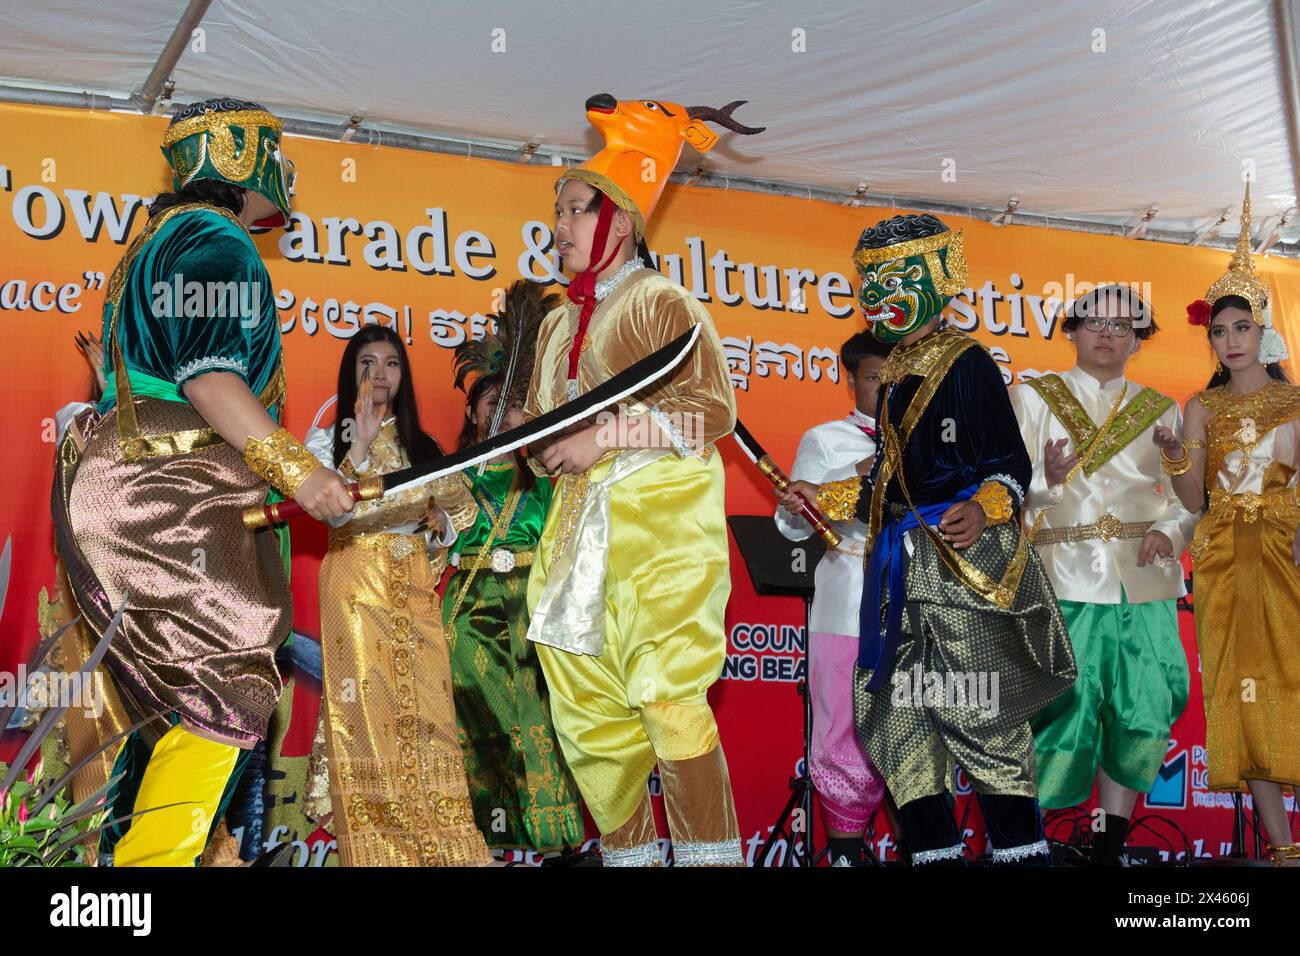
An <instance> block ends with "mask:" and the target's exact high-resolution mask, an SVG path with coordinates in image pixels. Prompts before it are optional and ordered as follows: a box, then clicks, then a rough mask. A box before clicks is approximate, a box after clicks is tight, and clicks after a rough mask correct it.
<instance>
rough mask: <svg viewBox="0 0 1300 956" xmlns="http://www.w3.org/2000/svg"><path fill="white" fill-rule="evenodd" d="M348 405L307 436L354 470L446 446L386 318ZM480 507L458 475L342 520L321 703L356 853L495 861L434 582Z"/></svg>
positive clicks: (332, 768) (344, 855)
mask: <svg viewBox="0 0 1300 956" xmlns="http://www.w3.org/2000/svg"><path fill="white" fill-rule="evenodd" d="M338 408H339V413H338V421H337V423H336V424H335V425H334V426H331V427H330V428H327V429H321V428H313V429H312V430H311V431H310V432H309V433H308V435H307V447H308V448H310V449H311V450H312V452H313V453H314V454H315V455H316V456H317V457H318V458H320V460H321V461H323V462H325V464H326V465H327V466H328V467H331V468H334V469H336V470H338V471H339V472H340V473H341V474H342V475H343V476H344V477H345V478H347V479H348V480H349V481H356V480H357V479H358V478H361V477H365V476H369V475H381V474H387V473H389V472H392V471H397V470H399V469H401V468H405V467H407V466H409V465H410V464H411V463H412V462H417V461H422V460H427V459H429V458H432V457H434V456H435V455H437V454H439V453H440V451H441V449H440V448H439V447H438V443H437V442H436V441H434V440H433V439H432V438H431V437H429V436H428V435H427V434H425V433H424V432H423V431H422V430H421V428H420V419H419V414H418V412H417V411H416V405H415V396H414V394H413V392H412V387H411V373H410V365H409V364H408V362H407V359H406V350H405V348H404V346H403V344H402V340H401V339H400V338H399V337H398V336H397V335H396V334H394V333H393V332H392V331H390V330H389V329H387V328H384V327H382V326H365V327H364V328H362V329H361V331H360V332H358V333H357V334H356V335H355V336H353V338H352V339H351V341H350V342H349V343H348V346H347V349H346V350H344V353H343V361H342V363H341V365H340V368H339V385H338ZM354 414H355V418H353V417H351V416H353V415H354ZM438 501H441V503H442V507H441V508H440V507H438ZM443 508H446V509H447V510H446V511H444V510H443ZM474 511H475V509H474V504H473V501H472V499H470V497H469V495H468V493H467V492H466V491H465V490H464V485H463V484H462V483H461V482H460V479H459V478H458V477H456V476H450V477H448V478H445V479H439V480H437V481H435V482H433V483H432V484H429V485H424V486H420V487H417V488H412V489H410V490H408V491H406V492H400V493H398V494H395V495H389V496H387V497H385V498H381V499H379V500H376V501H368V502H362V503H360V504H358V505H357V507H356V510H355V511H354V512H353V513H352V514H351V515H349V516H346V517H345V519H343V520H338V521H336V522H331V524H332V525H333V527H332V528H331V530H330V543H329V550H328V551H327V552H326V554H325V558H324V560H323V561H322V562H321V566H320V579H319V582H320V618H321V624H320V627H321V652H322V657H323V660H324V668H323V670H324V673H323V677H322V681H321V693H322V701H321V706H322V708H323V709H324V715H325V716H324V728H323V736H324V738H325V741H326V752H327V753H328V757H329V761H328V762H329V781H330V788H329V789H330V801H331V804H332V809H333V833H334V835H335V837H336V838H337V839H338V844H339V857H340V860H341V862H342V864H343V865H344V866H465V865H477V864H487V863H489V862H490V857H489V856H488V852H487V846H486V845H485V844H484V842H483V837H482V836H481V835H480V834H479V832H478V830H477V829H475V826H474V812H473V807H472V806H471V804H470V800H469V792H468V789H467V786H466V782H465V767H464V763H463V760H462V758H461V749H460V742H459V740H458V739H457V734H456V715H455V712H454V710H453V707H452V696H451V663H450V658H449V656H448V648H447V638H446V635H445V634H444V633H443V629H442V606H441V603H440V601H439V599H438V594H437V591H436V587H437V582H438V578H439V576H440V574H441V573H442V570H443V568H444V567H445V564H446V549H447V547H448V546H450V545H451V544H452V543H453V542H454V541H455V538H456V533H455V527H464V526H465V524H467V523H468V522H472V521H473V519H474ZM448 512H449V513H450V516H449V514H448ZM426 524H427V526H428V528H429V531H428V532H426V531H425V530H424V525H426ZM453 526H454V527H453Z"/></svg>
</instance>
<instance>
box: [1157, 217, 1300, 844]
mask: <svg viewBox="0 0 1300 956" xmlns="http://www.w3.org/2000/svg"><path fill="white" fill-rule="evenodd" d="M1249 203H1250V199H1249V193H1248V194H1247V199H1246V206H1245V210H1244V212H1243V216H1242V233H1241V240H1240V241H1239V243H1238V247H1237V252H1236V253H1235V254H1234V256H1233V259H1232V265H1231V267H1230V268H1229V271H1228V272H1227V274H1225V275H1224V276H1223V277H1221V278H1220V279H1219V280H1218V281H1217V282H1215V284H1214V285H1213V286H1211V287H1210V291H1209V293H1208V294H1207V295H1206V297H1205V299H1204V300H1198V301H1197V302H1194V303H1192V305H1191V306H1189V307H1188V315H1189V319H1190V321H1191V322H1192V323H1193V324H1196V325H1206V326H1207V331H1208V333H1209V338H1210V345H1211V346H1212V347H1213V349H1214V353H1215V355H1216V356H1217V357H1218V360H1219V367H1218V369H1217V370H1216V371H1215V373H1214V376H1213V377H1212V378H1211V379H1210V383H1209V386H1208V387H1207V388H1206V390H1205V391H1203V392H1201V393H1199V394H1198V395H1196V396H1195V397H1194V398H1192V399H1191V400H1190V401H1189V402H1188V403H1187V409H1186V416H1185V419H1184V425H1183V432H1184V437H1183V439H1181V440H1180V439H1179V438H1178V437H1177V436H1175V435H1173V434H1172V432H1171V431H1170V430H1169V429H1168V428H1159V429H1157V431H1156V435H1155V441H1156V444H1158V445H1160V446H1161V455H1162V458H1163V459H1164V463H1165V470H1166V471H1167V472H1168V473H1169V475H1170V476H1171V478H1172V482H1173V486H1174V490H1175V491H1177V493H1178V496H1179V497H1180V498H1181V499H1182V501H1183V504H1184V505H1186V507H1187V509H1188V510H1189V511H1192V512H1196V513H1199V512H1201V510H1202V509H1204V508H1206V506H1207V503H1208V510H1207V511H1206V512H1205V514H1204V516H1203V517H1202V518H1201V521H1200V524H1199V526H1198V527H1197V530H1196V536H1195V538H1194V539H1193V541H1192V548H1191V553H1192V564H1193V569H1194V574H1195V578H1194V590H1195V604H1196V636H1197V643H1198V644H1199V646H1200V656H1201V681H1202V685H1203V688H1204V698H1205V723H1206V749H1207V751H1208V762H1209V786H1210V789H1212V790H1233V791H1246V790H1249V792H1250V793H1251V795H1252V797H1253V798H1254V805H1255V813H1256V815H1257V817H1258V819H1259V820H1260V821H1262V823H1263V827H1264V831H1265V835H1266V836H1267V838H1268V841H1269V843H1270V844H1272V847H1273V852H1272V856H1273V860H1274V862H1276V863H1281V862H1283V861H1289V862H1293V863H1294V862H1297V860H1298V859H1300V844H1296V843H1294V842H1292V836H1291V826H1290V820H1289V819H1288V817H1287V812H1286V806H1285V804H1284V803H1283V798H1282V790H1283V787H1294V786H1295V785H1297V784H1300V736H1297V733H1296V728H1297V726H1300V654H1297V653H1296V651H1297V649H1300V648H1298V647H1297V644H1296V640H1295V627H1296V621H1297V620H1300V573H1297V570H1296V568H1297V566H1298V565H1300V497H1297V483H1296V479H1297V474H1300V387H1297V386H1295V385H1292V384H1290V382H1288V381H1287V378H1286V374H1285V373H1284V372H1283V371H1282V367H1281V365H1280V364H1279V363H1280V362H1281V361H1282V360H1283V359H1285V358H1286V357H1287V349H1286V344H1285V342H1283V340H1282V337H1281V335H1279V334H1278V332H1277V331H1276V330H1275V329H1274V328H1273V327H1272V321H1271V319H1270V316H1269V312H1268V288H1267V286H1265V285H1264V283H1263V282H1262V281H1261V280H1260V279H1258V278H1257V277H1256V276H1255V273H1254V265H1253V263H1252V261H1251V257H1250V246H1249V222H1250V205H1249Z"/></svg>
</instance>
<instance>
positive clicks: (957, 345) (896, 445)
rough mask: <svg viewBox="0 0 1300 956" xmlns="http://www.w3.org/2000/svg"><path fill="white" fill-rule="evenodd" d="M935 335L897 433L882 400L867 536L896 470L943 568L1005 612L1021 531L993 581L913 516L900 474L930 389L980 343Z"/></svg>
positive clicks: (1021, 560) (1021, 559) (1024, 542)
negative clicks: (880, 449)
mask: <svg viewBox="0 0 1300 956" xmlns="http://www.w3.org/2000/svg"><path fill="white" fill-rule="evenodd" d="M935 335H936V336H938V338H935V339H934V340H933V342H931V343H928V348H927V349H926V352H925V355H924V356H923V358H922V364H921V366H920V368H919V369H918V371H921V372H922V373H923V374H924V375H925V381H924V382H923V383H922V384H921V387H920V389H919V390H918V391H917V393H916V395H915V396H913V398H912V401H911V404H909V405H908V407H907V411H906V412H905V413H904V415H903V423H902V429H901V435H900V431H899V430H897V429H895V428H894V426H893V424H892V423H891V422H890V421H889V396H888V394H886V396H885V400H884V401H883V402H882V403H881V413H880V422H879V428H880V435H881V438H882V440H883V443H884V447H885V457H884V459H883V460H882V461H881V463H880V473H879V475H878V476H877V478H876V485H875V487H874V488H873V489H872V492H871V533H872V537H873V538H874V537H875V535H877V534H878V533H879V532H880V529H881V527H882V525H883V519H884V496H885V488H886V487H887V486H888V485H889V482H890V480H891V479H892V478H893V477H895V474H896V475H897V478H898V487H899V488H900V489H901V490H902V492H903V499H904V500H905V501H906V502H907V507H908V509H909V510H910V511H911V512H912V514H913V515H915V516H916V519H917V523H918V524H919V525H920V526H921V528H922V530H924V532H925V534H926V536H927V537H929V539H930V542H931V543H932V544H933V545H934V547H935V550H936V551H937V552H938V554H939V557H940V558H941V559H942V560H943V563H944V564H945V565H947V566H948V570H950V571H951V572H952V573H953V574H954V575H956V577H957V579H958V580H959V581H961V582H962V584H964V585H966V587H968V588H970V589H971V590H972V591H974V592H975V593H976V594H978V595H979V596H980V597H982V598H984V599H985V600H987V601H989V602H991V603H993V604H996V605H997V606H998V607H1000V608H1002V609H1003V610H1004V611H1005V610H1009V609H1010V607H1011V605H1012V603H1014V601H1015V597H1016V591H1017V590H1018V589H1019V588H1020V578H1021V576H1022V575H1023V574H1024V571H1025V563H1026V561H1028V559H1029V542H1028V539H1027V538H1026V536H1025V534H1024V532H1023V531H1022V532H1021V533H1020V535H1019V536H1018V538H1017V541H1016V551H1015V554H1013V555H1012V556H1011V560H1010V561H1009V562H1008V563H1007V567H1006V569H1005V571H1004V572H1003V574H1002V578H1001V580H998V581H995V580H993V579H992V578H991V577H989V576H988V575H987V574H985V573H984V572H983V571H981V570H980V569H979V568H977V567H975V565H973V564H971V563H970V562H969V561H967V560H966V559H965V558H963V557H962V556H961V555H960V554H958V553H957V551H956V550H955V549H954V548H953V547H952V545H950V544H948V542H947V541H945V540H944V539H943V536H942V535H940V534H939V533H938V532H937V531H935V530H934V529H933V528H932V527H930V526H929V525H928V524H926V523H925V522H924V521H922V520H921V516H920V515H919V514H917V511H916V506H915V505H914V504H913V503H912V496H911V493H910V492H909V491H908V488H907V482H906V480H905V479H904V477H903V449H904V448H905V447H906V446H907V442H908V439H910V438H911V437H912V431H913V430H914V429H915V428H916V424H917V422H918V421H920V419H921V416H922V415H923V414H925V410H926V409H927V408H928V407H929V405H930V402H931V401H932V400H933V399H934V396H935V393H936V392H937V391H938V390H939V385H940V384H941V383H942V382H943V380H944V378H945V377H946V376H947V374H948V371H949V369H951V368H952V365H953V363H954V362H956V361H957V359H958V357H960V356H961V354H962V353H963V352H965V351H966V350H967V349H969V348H975V347H979V343H978V342H977V341H976V340H975V339H973V338H971V337H970V336H968V335H965V334H963V333H961V332H957V331H949V330H945V331H943V332H937V333H935Z"/></svg>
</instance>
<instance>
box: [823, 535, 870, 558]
mask: <svg viewBox="0 0 1300 956" xmlns="http://www.w3.org/2000/svg"><path fill="white" fill-rule="evenodd" d="M827 550H828V551H836V552H839V553H840V554H851V555H853V556H854V557H855V558H865V557H866V556H867V546H866V545H865V544H858V543H857V542H856V541H850V540H848V539H847V538H845V539H844V540H843V541H841V542H840V543H839V544H838V545H836V546H835V547H833V548H828V549H827Z"/></svg>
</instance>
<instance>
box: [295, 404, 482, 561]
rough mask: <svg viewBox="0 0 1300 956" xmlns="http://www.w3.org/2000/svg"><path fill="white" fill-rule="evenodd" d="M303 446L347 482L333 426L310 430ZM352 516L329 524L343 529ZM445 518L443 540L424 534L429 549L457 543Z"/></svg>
mask: <svg viewBox="0 0 1300 956" xmlns="http://www.w3.org/2000/svg"><path fill="white" fill-rule="evenodd" d="M395 421H397V418H396V416H390V417H388V418H386V419H384V421H383V422H381V423H380V427H381V428H382V427H383V426H384V425H387V424H389V423H390V422H395ZM303 444H305V445H306V446H307V450H308V451H309V452H311V453H312V454H313V455H315V456H316V458H317V459H318V460H319V461H320V463H321V464H322V465H324V466H325V467H326V468H328V469H330V470H331V471H333V472H334V473H335V474H337V475H339V476H340V477H344V478H345V480H346V476H344V475H343V473H342V472H341V471H339V470H338V469H337V468H335V467H334V426H333V425H331V426H329V428H310V429H308V430H307V440H306V441H305V442H303ZM354 461H355V460H354ZM369 462H370V459H369V457H367V458H366V460H365V461H363V462H361V464H360V465H358V466H357V471H359V472H360V471H365V470H366V465H367V464H368V463H369ZM439 510H441V509H439ZM352 515H353V512H351V511H349V512H347V513H346V514H342V515H339V516H338V517H337V518H329V519H327V523H328V524H329V526H330V527H331V528H341V527H342V526H343V525H345V524H347V523H348V522H349V521H351V520H352ZM443 518H444V522H443V526H444V527H445V528H446V529H447V530H446V531H444V532H443V535H442V537H441V538H438V539H435V538H434V537H433V534H432V533H431V532H429V531H425V532H424V542H425V546H426V547H427V548H430V549H436V548H450V547H451V546H452V545H453V544H455V543H456V534H457V533H456V529H455V528H453V527H452V525H451V520H450V519H449V518H447V513H446V512H445V511H444V512H443ZM418 527H419V522H416V521H407V522H404V523H403V524H399V525H395V526H394V527H391V528H386V529H384V530H385V531H386V532H387V533H389V534H416V529H417V528H418Z"/></svg>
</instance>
